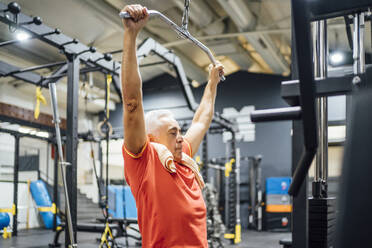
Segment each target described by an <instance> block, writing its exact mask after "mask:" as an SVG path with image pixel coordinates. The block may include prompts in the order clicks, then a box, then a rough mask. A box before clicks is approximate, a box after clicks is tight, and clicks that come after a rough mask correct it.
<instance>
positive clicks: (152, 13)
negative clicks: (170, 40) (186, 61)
mask: <svg viewBox="0 0 372 248" xmlns="http://www.w3.org/2000/svg"><path fill="white" fill-rule="evenodd" d="M148 13H149V16H150V17H159V18H160V19H162V20H163V21H164V22H165V23H167V24H168V25H169V26H171V28H172V29H174V31H176V32H177V34H178V35H179V36H181V37H182V38H184V39H186V40H190V41H191V42H192V43H194V44H195V45H196V46H198V47H199V48H200V49H201V50H203V51H204V52H205V53H206V54H207V55H208V57H209V59H210V61H211V62H212V64H213V65H216V63H217V62H216V59H215V58H214V56H213V54H212V52H211V50H210V49H209V48H208V47H206V46H205V45H204V44H203V43H201V42H200V41H198V40H197V39H195V37H193V36H192V35H191V34H190V33H189V31H188V30H187V29H184V28H181V27H180V26H178V25H177V24H175V23H174V22H173V21H172V20H170V19H169V18H168V17H166V16H165V15H163V14H162V13H160V12H159V11H157V10H149V11H148ZM119 16H120V17H121V18H124V19H129V18H132V17H131V16H130V14H129V13H128V12H120V14H119ZM221 81H225V77H224V76H223V75H221Z"/></svg>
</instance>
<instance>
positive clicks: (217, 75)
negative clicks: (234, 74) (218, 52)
mask: <svg viewBox="0 0 372 248" xmlns="http://www.w3.org/2000/svg"><path fill="white" fill-rule="evenodd" d="M223 75H225V70H224V66H223V65H222V64H221V62H220V61H217V62H216V65H213V64H210V65H209V81H211V82H212V83H219V82H220V80H221V77H222V76H223Z"/></svg>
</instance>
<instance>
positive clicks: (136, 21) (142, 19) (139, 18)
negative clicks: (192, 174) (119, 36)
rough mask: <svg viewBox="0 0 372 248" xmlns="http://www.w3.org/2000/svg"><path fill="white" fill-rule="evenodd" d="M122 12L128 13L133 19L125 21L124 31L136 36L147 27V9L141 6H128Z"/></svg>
mask: <svg viewBox="0 0 372 248" xmlns="http://www.w3.org/2000/svg"><path fill="white" fill-rule="evenodd" d="M122 12H128V13H129V14H130V16H131V17H132V18H128V19H126V18H125V19H123V25H124V29H125V30H126V31H128V32H131V33H133V34H136V35H137V34H138V32H139V31H140V30H141V29H142V28H143V27H144V26H145V25H146V23H147V20H148V19H149V13H148V11H147V8H146V7H142V6H141V5H139V4H133V5H127V6H125V7H124V9H123V10H122Z"/></svg>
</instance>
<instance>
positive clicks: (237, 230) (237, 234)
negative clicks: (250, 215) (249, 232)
mask: <svg viewBox="0 0 372 248" xmlns="http://www.w3.org/2000/svg"><path fill="white" fill-rule="evenodd" d="M235 160H236V170H235V171H236V223H235V243H240V241H241V233H240V231H241V225H240V148H236V152H235Z"/></svg>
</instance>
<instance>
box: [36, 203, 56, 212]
mask: <svg viewBox="0 0 372 248" xmlns="http://www.w3.org/2000/svg"><path fill="white" fill-rule="evenodd" d="M37 210H39V212H52V213H53V214H56V213H57V207H56V204H55V203H52V206H51V207H38V208H37Z"/></svg>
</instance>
